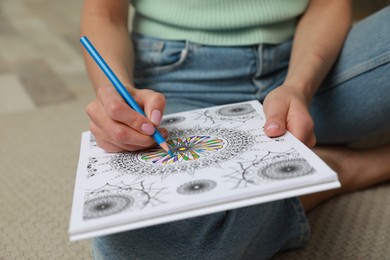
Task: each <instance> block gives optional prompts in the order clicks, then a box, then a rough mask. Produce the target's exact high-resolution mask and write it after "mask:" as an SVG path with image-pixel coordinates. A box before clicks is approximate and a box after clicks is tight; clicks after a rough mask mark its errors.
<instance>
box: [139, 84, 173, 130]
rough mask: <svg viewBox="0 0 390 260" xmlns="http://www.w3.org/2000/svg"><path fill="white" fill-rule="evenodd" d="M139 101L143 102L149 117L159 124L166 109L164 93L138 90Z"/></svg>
mask: <svg viewBox="0 0 390 260" xmlns="http://www.w3.org/2000/svg"><path fill="white" fill-rule="evenodd" d="M136 96H137V102H139V103H138V104H140V105H141V104H142V106H143V109H144V112H145V114H146V116H147V118H149V119H150V121H152V123H153V124H154V125H155V126H159V125H160V123H161V120H162V116H163V114H164V109H165V104H166V103H165V97H164V95H163V94H161V93H158V92H155V91H152V90H149V89H142V90H138V91H137V94H136Z"/></svg>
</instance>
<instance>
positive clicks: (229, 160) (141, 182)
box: [69, 101, 340, 240]
mask: <svg viewBox="0 0 390 260" xmlns="http://www.w3.org/2000/svg"><path fill="white" fill-rule="evenodd" d="M264 123H265V116H264V113H263V110H262V106H261V104H260V103H259V102H258V101H248V102H242V103H236V104H229V105H223V106H216V107H211V108H205V109H198V110H193V111H188V112H182V113H176V114H170V115H166V116H165V117H164V118H163V121H162V124H161V126H162V127H165V128H166V129H167V130H168V132H169V137H168V138H167V139H166V140H167V143H168V144H169V146H170V148H171V151H172V152H173V154H174V156H170V155H169V154H167V153H166V152H165V151H164V150H163V149H162V148H160V147H155V148H152V149H148V150H143V151H137V152H123V153H106V152H105V151H103V150H102V149H100V148H99V147H97V146H96V141H95V139H94V136H93V135H92V134H91V133H90V132H84V133H83V134H82V140H81V150H80V159H79V164H78V169H77V176H76V183H75V190H74V197H73V205H72V213H71V219H70V228H69V235H70V239H71V240H80V239H86V238H91V237H96V236H102V235H107V234H113V233H117V232H122V231H128V230H132V229H137V228H144V227H148V226H152V225H157V224H163V223H167V222H171V221H176V220H182V219H186V218H191V217H196V216H201V215H206V214H211V213H215V212H219V211H224V210H229V209H234V208H240V207H245V206H250V205H254V204H258V203H264V202H269V201H273V200H280V199H284V198H289V197H294V196H299V195H303V194H308V193H313V192H318V191H323V190H327V189H332V188H337V187H339V186H340V183H339V181H338V178H337V174H336V173H335V172H334V171H332V170H331V169H330V168H329V167H328V166H327V165H326V164H325V163H324V162H323V161H322V160H321V159H320V158H319V157H317V156H316V155H315V154H314V153H313V152H312V151H311V150H310V149H309V148H307V147H306V146H305V145H303V144H302V143H301V142H300V141H298V140H297V139H296V138H295V137H294V136H293V135H291V134H290V133H288V132H287V133H286V134H285V135H283V136H281V137H278V138H269V137H267V136H266V135H265V133H264V131H263V126H264Z"/></svg>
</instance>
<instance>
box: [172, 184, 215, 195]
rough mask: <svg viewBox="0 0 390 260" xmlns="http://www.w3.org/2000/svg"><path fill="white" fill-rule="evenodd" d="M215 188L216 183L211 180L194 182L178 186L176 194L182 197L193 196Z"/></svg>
mask: <svg viewBox="0 0 390 260" xmlns="http://www.w3.org/2000/svg"><path fill="white" fill-rule="evenodd" d="M216 186H217V183H216V182H215V181H212V180H196V181H190V182H186V183H184V184H182V185H180V186H179V188H177V192H178V193H180V194H183V195H194V194H199V193H204V192H208V191H210V190H212V189H214V188H215V187H216Z"/></svg>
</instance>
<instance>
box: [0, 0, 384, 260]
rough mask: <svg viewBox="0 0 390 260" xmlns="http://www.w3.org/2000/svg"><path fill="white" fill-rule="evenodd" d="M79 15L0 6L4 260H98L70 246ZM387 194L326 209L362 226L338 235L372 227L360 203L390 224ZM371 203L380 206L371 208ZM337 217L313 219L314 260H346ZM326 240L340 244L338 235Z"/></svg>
mask: <svg viewBox="0 0 390 260" xmlns="http://www.w3.org/2000/svg"><path fill="white" fill-rule="evenodd" d="M389 3H390V0H371V1H368V0H355V1H354V18H355V20H356V21H358V20H360V19H362V18H364V17H366V16H367V15H370V14H371V13H373V12H375V11H377V10H379V9H381V8H382V7H384V6H386V5H387V4H389ZM81 8H82V1H80V0H66V1H52V0H51V1H50V0H0V259H7V260H8V259H90V258H91V251H90V245H89V242H88V241H81V242H73V243H70V242H69V240H68V225H69V216H70V209H71V204H72V196H73V187H74V181H75V175H76V168H77V161H78V153H79V147H80V138H81V132H82V131H86V130H88V119H87V117H86V115H85V113H84V108H85V106H86V104H87V103H88V102H89V101H90V100H91V99H92V98H93V95H94V93H93V91H92V88H91V85H90V83H89V80H88V78H87V75H86V72H85V69H84V63H83V60H82V55H81V48H80V44H79V21H80V13H81ZM383 190H385V189H382V190H380V191H376V192H375V191H372V190H371V191H366V192H364V193H361V194H362V196H360V197H358V199H355V200H354V202H351V201H347V200H345V199H340V200H334V201H333V202H331V203H328V206H329V207H331V208H335V207H336V208H337V207H339V212H341V213H340V214H344V216H343V217H345V216H346V213H345V212H343V209H344V208H349V209H351V211H350V213H351V214H352V215H351V216H350V218H349V219H353V221H358V222H357V223H355V222H353V221H350V222H348V223H345V222H343V226H342V227H341V226H338V228H337V230H336V231H337V232H340V233H342V232H343V230H345V231H346V232H345V233H346V234H352V233H351V232H349V231H351V230H354V229H355V228H356V227H360V228H364V227H366V221H367V219H366V218H355V210H356V209H359V208H361V207H362V205H371V206H375V205H376V208H375V209H376V210H377V211H378V212H379V214H378V216H379V217H381V218H379V219H374V220H373V221H374V224H378V226H379V224H381V221H388V219H390V215H389V214H390V211H389V210H388V211H382V212H381V211H380V210H381V209H383V207H382V205H385V204H388V199H390V198H388V199H387V201H386V194H387V196H389V193H388V192H387V193H381V192H382V191H383ZM373 192H375V193H373ZM373 196H377V197H376V200H375V201H376V203H377V204H375V203H372V200H371V198H372V197H373ZM345 198H347V197H345ZM384 200H385V201H384ZM332 203H333V204H332ZM346 205H347V206H346ZM332 212H333V210H328V211H321V209H319V210H317V211H316V212H314V213H313V214H314V215H313V214H312V216H313V217H312V218H311V220H312V221H316V220H318V219H320V218H321V217H322V219H323V220H324V221H325V223H326V224H325V225H323V224H318V225H317V226H319V227H320V226H321V228H324V229H320V228H319V230H320V231H321V232H317V233H315V234H319V235H320V236H319V237H318V236H317V237H316V236H315V235H314V237H313V241H314V242H313V243H312V245H314V246H311V249H310V252H311V254H312V255H311V258H316V259H320V258H317V256H318V255H316V252H318V254H321V253H323V252H324V251H327V254H326V256H327V258H322V259H336V258H337V256H339V253H340V250H333V251H332V250H328V249H329V247H328V246H327V245H328V244H327V243H323V242H322V241H324V240H323V237H324V236H325V233H326V232H328V229H327V227H329V226H331V224H332V223H334V222H336V224H337V223H340V222H338V219H337V218H336V217H333V222H332V214H331V213H332ZM327 214H328V215H327ZM386 214H387V215H386ZM370 216H371V215H370ZM372 216H376V215H372ZM382 224H383V225H384V226H386V225H387V226H388V223H387V224H386V223H382ZM383 225H382V226H383ZM336 227H337V226H336ZM313 228H314V229H315V228H316V225H315V222H313ZM317 230H318V229H317ZM339 230H340V231H339ZM333 231H334V230H333ZM333 231H329V232H333ZM348 232H349V233H348ZM375 232H376V233H375V234H372V235H373V236H375V237H380V238H381V239H382V240H375V241H374V240H373V242H371V243H377V244H378V243H379V245H382V246H381V247H380V248H382V249H386V248H388V247H386V246H383V245H385V244H386V243H387V244H388V241H389V239H390V237H389V234H388V233H383V234H380V232H386V230H385V229H380V230H376V231H375ZM357 233H358V234H361V230H358V231H357ZM329 234H330V235H329V237H331V239H330V242H331V243H333V237H334V235H333V234H331V233H329ZM316 241H317V242H318V241H320V242H321V243H316ZM348 241H350V243H349V244H348V243H347V244H346V243H345V241H339V242H340V243H342V244H343V248H344V249H343V250H345V251H344V256H345V254H346V253H345V252H347V254H355V253H356V254H357V256H358V257H357V258H356V257H355V258H349V259H362V258H359V256H362V255H363V253H367V250H366V249H367V247H368V248H369V249H371V251H375V248H376V247H375V245H376V244H369V245H367V247H360V246H359V245H357V244H353V243H352V242H351V241H358V242H359V241H362V240H361V239H359V236H357V238H356V240H353V239H352V237H351V239H350V240H349V239H348ZM370 241H371V240H370ZM378 241H379V242H378ZM383 241H384V242H383ZM366 242H367V241H366ZM335 243H336V242H335ZM383 243H385V244H383ZM348 246H350V250H349V249H348ZM359 250H362V252H360V251H359ZM363 251H364V252H363ZM371 251H370V252H371ZM350 252H351V253H350ZM386 252H387V256H388V253H390V252H389V251H388V249H387V251H386ZM386 252H384V251H383V256H384V255H385V253H386ZM379 253H380V252H379ZM332 254H334V255H332ZM332 256H333V257H332ZM296 259H300V257H299V255H298V256H297V257H296ZM344 259H346V258H344ZM365 259H369V258H365ZM378 259H379V258H378Z"/></svg>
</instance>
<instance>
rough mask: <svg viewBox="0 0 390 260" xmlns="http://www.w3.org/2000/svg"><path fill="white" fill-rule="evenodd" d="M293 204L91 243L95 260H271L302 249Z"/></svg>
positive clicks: (300, 220) (297, 208)
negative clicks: (279, 254) (291, 250)
mask: <svg viewBox="0 0 390 260" xmlns="http://www.w3.org/2000/svg"><path fill="white" fill-rule="evenodd" d="M308 236H309V226H308V222H307V220H306V217H305V214H304V212H303V210H302V207H301V205H300V203H299V201H298V200H297V199H287V200H280V201H276V202H271V203H265V204H260V205H256V206H252V207H245V208H241V209H235V210H230V211H225V212H220V213H215V214H211V215H206V216H201V217H195V218H190V219H186V220H182V221H176V222H171V223H167V224H162V225H158V226H153V227H148V228H143V229H138V230H133V231H128V232H123V233H119V234H114V235H109V236H104V237H99V238H95V239H93V243H92V245H93V255H94V258H95V259H151V260H152V259H213V260H214V259H269V258H270V257H271V256H273V255H274V254H276V253H277V252H278V251H280V250H284V249H292V248H295V247H299V246H303V245H304V244H305V243H306V242H307V240H308Z"/></svg>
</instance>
